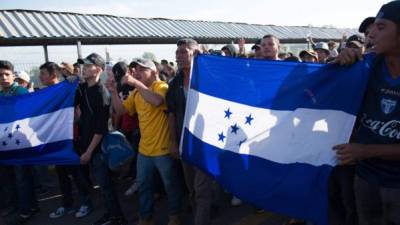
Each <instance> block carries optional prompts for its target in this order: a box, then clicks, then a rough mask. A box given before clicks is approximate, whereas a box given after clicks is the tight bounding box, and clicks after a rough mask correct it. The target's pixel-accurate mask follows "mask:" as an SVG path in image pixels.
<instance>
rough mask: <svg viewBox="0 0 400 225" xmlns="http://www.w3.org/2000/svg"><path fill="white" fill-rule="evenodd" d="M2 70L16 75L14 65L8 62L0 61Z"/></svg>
mask: <svg viewBox="0 0 400 225" xmlns="http://www.w3.org/2000/svg"><path fill="white" fill-rule="evenodd" d="M0 69H5V70H11V71H12V72H13V73H14V65H13V64H12V63H11V62H9V61H7V60H0Z"/></svg>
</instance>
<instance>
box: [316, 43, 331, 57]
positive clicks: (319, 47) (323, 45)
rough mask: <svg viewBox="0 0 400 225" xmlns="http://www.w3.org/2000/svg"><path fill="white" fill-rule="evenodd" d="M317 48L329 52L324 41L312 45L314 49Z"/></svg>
mask: <svg viewBox="0 0 400 225" xmlns="http://www.w3.org/2000/svg"><path fill="white" fill-rule="evenodd" d="M317 49H322V50H324V51H325V52H326V53H327V54H328V55H329V53H330V51H329V47H328V44H327V43H326V42H318V43H317V44H316V45H315V47H314V50H317Z"/></svg>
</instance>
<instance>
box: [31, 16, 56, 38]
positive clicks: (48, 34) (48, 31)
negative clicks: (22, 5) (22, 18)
mask: <svg viewBox="0 0 400 225" xmlns="http://www.w3.org/2000/svg"><path fill="white" fill-rule="evenodd" d="M31 15H32V16H33V18H35V20H36V21H37V23H38V25H40V26H41V27H42V28H43V29H42V31H43V32H44V33H43V35H44V36H45V37H54V36H57V34H55V33H54V32H53V29H51V27H50V26H49V24H48V23H47V22H46V20H45V18H44V17H43V16H42V15H41V14H40V13H34V14H31Z"/></svg>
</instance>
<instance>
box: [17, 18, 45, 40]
mask: <svg viewBox="0 0 400 225" xmlns="http://www.w3.org/2000/svg"><path fill="white" fill-rule="evenodd" d="M23 14H24V16H25V18H26V19H27V20H28V22H29V23H30V25H31V26H32V28H33V30H34V32H36V33H37V36H38V37H41V36H44V37H47V35H48V34H47V32H46V30H45V29H44V28H43V26H41V25H40V23H39V21H37V20H36V18H35V17H34V16H33V14H32V13H29V12H24V13H23Z"/></svg>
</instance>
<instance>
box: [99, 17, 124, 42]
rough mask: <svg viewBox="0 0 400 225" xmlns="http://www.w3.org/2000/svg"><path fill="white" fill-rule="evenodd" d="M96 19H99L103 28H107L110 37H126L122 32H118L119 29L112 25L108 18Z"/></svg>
mask: <svg viewBox="0 0 400 225" xmlns="http://www.w3.org/2000/svg"><path fill="white" fill-rule="evenodd" d="M96 18H97V21H98V22H99V23H101V25H102V26H103V27H105V28H106V30H107V33H109V36H110V37H122V36H124V35H123V33H122V32H121V31H120V30H118V28H117V27H115V26H114V25H113V24H112V23H110V21H109V20H108V19H107V18H106V17H104V16H97V17H96Z"/></svg>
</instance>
